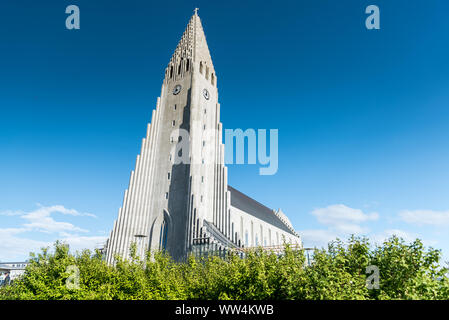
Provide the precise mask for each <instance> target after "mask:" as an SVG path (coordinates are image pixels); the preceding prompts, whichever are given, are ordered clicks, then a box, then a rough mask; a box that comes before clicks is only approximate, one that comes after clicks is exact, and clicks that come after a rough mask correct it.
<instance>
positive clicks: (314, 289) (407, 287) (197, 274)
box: [0, 237, 449, 300]
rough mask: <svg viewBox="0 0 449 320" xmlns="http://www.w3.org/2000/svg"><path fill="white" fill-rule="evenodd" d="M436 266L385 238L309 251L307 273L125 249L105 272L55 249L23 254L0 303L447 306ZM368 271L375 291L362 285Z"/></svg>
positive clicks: (278, 261) (424, 254)
mask: <svg viewBox="0 0 449 320" xmlns="http://www.w3.org/2000/svg"><path fill="white" fill-rule="evenodd" d="M440 258H441V252H440V251H439V250H434V249H432V248H429V249H426V248H424V246H423V244H422V242H421V241H420V240H416V241H414V242H413V243H411V244H406V243H405V242H404V241H403V240H402V239H399V238H397V237H392V238H390V239H388V240H386V241H385V242H384V243H383V244H382V245H380V246H374V247H372V246H371V245H370V244H369V242H368V240H367V239H366V238H357V237H351V238H350V239H349V240H348V241H346V243H345V242H343V241H341V240H338V239H337V240H336V241H333V242H331V243H330V244H329V245H328V248H327V249H320V250H315V252H314V254H313V262H312V263H311V265H310V266H307V265H306V262H305V261H306V260H305V255H304V251H303V250H293V249H292V248H290V247H289V246H288V245H286V246H285V250H284V252H283V254H282V255H276V254H274V253H271V252H267V251H264V250H262V249H257V250H254V251H250V252H248V253H247V254H246V256H245V258H240V257H239V256H238V255H236V254H230V255H229V256H228V257H227V258H226V259H222V258H219V257H209V258H207V259H196V258H194V257H192V256H191V257H189V258H188V259H187V261H186V262H184V263H176V262H174V261H173V260H172V259H171V258H170V257H169V256H168V255H166V254H164V253H162V252H155V253H150V252H148V253H147V256H146V258H145V259H143V260H141V259H139V258H138V257H137V256H136V252H135V248H134V247H133V248H132V250H131V259H129V260H123V259H120V257H117V263H116V265H115V266H109V265H107V264H106V263H105V262H104V260H103V258H102V256H101V254H100V252H98V251H96V252H94V253H92V252H90V251H88V250H85V251H83V252H81V253H76V254H74V255H73V254H70V252H69V248H68V246H66V245H64V244H62V243H60V242H56V243H55V246H54V252H53V253H49V249H48V248H46V249H43V250H42V252H41V253H39V254H37V255H35V254H31V259H30V264H29V265H28V266H27V268H26V271H25V274H24V275H23V276H22V277H20V278H19V279H17V280H16V281H15V282H14V283H13V284H12V285H10V286H6V287H2V288H1V289H0V299H38V300H54V299H82V300H87V299H175V300H177V299H192V300H194V299H248V300H252V299H255V300H257V299H273V300H276V299H338V300H346V299H357V300H362V299H363V300H364V299H449V279H448V277H447V275H445V273H447V271H448V270H447V269H445V268H442V267H441V266H440ZM372 265H374V266H377V268H378V270H379V285H380V287H379V289H368V287H367V284H366V283H367V276H369V274H368V275H367V273H366V268H367V267H368V266H372ZM69 266H76V268H77V269H78V270H79V282H78V283H77V285H76V287H71V286H70V283H71V282H70V281H69V280H70V278H69V277H70V276H71V275H72V272H73V271H71V270H70V267H69ZM68 279H69V280H68ZM68 281H69V285H67V282H68Z"/></svg>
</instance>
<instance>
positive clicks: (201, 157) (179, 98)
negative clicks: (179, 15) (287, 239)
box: [106, 10, 237, 263]
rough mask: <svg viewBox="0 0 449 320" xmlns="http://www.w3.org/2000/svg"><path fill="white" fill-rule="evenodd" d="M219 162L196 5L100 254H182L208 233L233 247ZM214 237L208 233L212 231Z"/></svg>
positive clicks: (211, 78)
mask: <svg viewBox="0 0 449 320" xmlns="http://www.w3.org/2000/svg"><path fill="white" fill-rule="evenodd" d="M230 214H231V213H230V191H228V185H227V168H226V167H225V166H224V145H223V144H222V124H221V123H220V105H219V103H218V91H217V75H216V73H215V70H214V66H213V63H212V59H211V57H210V53H209V49H208V46H207V42H206V37H205V35H204V31H203V27H202V25H201V21H200V18H199V16H198V14H197V10H195V13H194V15H193V16H192V18H191V19H190V21H189V23H188V25H187V28H186V30H185V31H184V34H183V35H182V38H181V40H180V41H179V44H178V46H177V47H176V50H175V52H174V54H173V56H172V58H171V60H170V62H169V64H168V66H167V68H166V70H165V78H164V81H163V84H162V90H161V96H160V97H159V98H158V99H157V104H156V109H155V110H153V113H152V120H151V123H150V124H148V128H147V134H146V136H145V138H144V139H143V140H142V148H141V152H140V154H139V155H138V156H137V160H136V166H135V170H134V171H132V172H131V177H130V181H129V188H128V189H127V190H126V191H125V195H124V199H123V206H122V207H121V208H120V209H119V214H118V218H117V220H116V221H115V222H114V226H113V229H112V231H111V234H110V237H109V239H108V242H107V245H106V259H107V262H108V263H114V255H115V254H119V255H121V256H122V257H124V258H128V257H129V253H130V247H131V244H132V243H136V246H137V253H138V254H139V255H140V256H143V255H144V253H145V251H146V250H148V249H151V250H166V251H167V252H168V253H169V254H170V255H171V256H172V257H173V258H174V259H175V260H183V259H184V258H185V257H186V256H187V254H188V253H189V252H190V251H191V250H192V246H193V245H194V244H195V243H198V241H201V239H203V238H204V237H205V234H207V235H208V238H209V239H210V238H211V233H212V234H215V235H216V238H220V239H221V243H228V245H231V246H232V245H235V244H236V243H237V237H235V235H234V234H231V222H230V219H231V218H230ZM212 238H213V237H212Z"/></svg>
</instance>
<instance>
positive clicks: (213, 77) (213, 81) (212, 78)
mask: <svg viewBox="0 0 449 320" xmlns="http://www.w3.org/2000/svg"><path fill="white" fill-rule="evenodd" d="M210 79H211V83H212V85H213V86H215V75H214V74H213V73H212V75H211V76H210Z"/></svg>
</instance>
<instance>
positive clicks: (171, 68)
mask: <svg viewBox="0 0 449 320" xmlns="http://www.w3.org/2000/svg"><path fill="white" fill-rule="evenodd" d="M172 77H173V66H171V67H170V78H172Z"/></svg>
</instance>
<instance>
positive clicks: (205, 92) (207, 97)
mask: <svg viewBox="0 0 449 320" xmlns="http://www.w3.org/2000/svg"><path fill="white" fill-rule="evenodd" d="M203 96H204V98H206V100H209V91H207V89H203Z"/></svg>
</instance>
